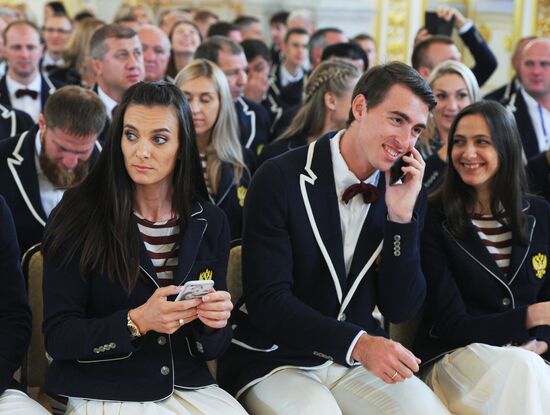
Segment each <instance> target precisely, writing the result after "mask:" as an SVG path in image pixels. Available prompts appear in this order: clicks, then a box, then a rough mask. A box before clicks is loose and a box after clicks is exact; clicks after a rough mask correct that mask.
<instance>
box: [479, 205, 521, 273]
mask: <svg viewBox="0 0 550 415" xmlns="http://www.w3.org/2000/svg"><path fill="white" fill-rule="evenodd" d="M472 223H473V224H474V228H475V230H476V232H477V234H478V235H479V237H480V239H481V241H482V242H483V244H484V245H485V246H486V247H487V250H488V251H489V253H490V254H491V256H492V257H493V259H494V260H495V262H496V263H497V265H498V266H499V267H500V269H501V270H502V272H503V273H504V275H508V270H509V269H510V258H511V257H512V231H511V230H510V229H509V228H508V227H507V226H504V225H503V224H502V223H500V222H498V221H497V220H495V218H494V217H493V216H492V215H473V217H472Z"/></svg>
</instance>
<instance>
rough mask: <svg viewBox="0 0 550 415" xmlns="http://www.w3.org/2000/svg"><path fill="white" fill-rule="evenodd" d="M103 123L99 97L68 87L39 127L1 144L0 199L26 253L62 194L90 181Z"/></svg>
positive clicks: (52, 101) (50, 103)
mask: <svg viewBox="0 0 550 415" xmlns="http://www.w3.org/2000/svg"><path fill="white" fill-rule="evenodd" d="M105 119H106V115H105V108H104V106H103V104H102V103H101V101H100V100H99V98H98V97H97V95H96V94H94V93H93V92H92V91H89V90H86V89H83V88H81V87H77V86H67V87H64V88H62V89H60V90H58V91H56V92H55V93H54V94H53V95H52V96H51V97H50V99H48V102H47V103H46V106H45V108H44V112H43V113H41V114H40V116H39V118H38V125H35V126H34V127H32V128H31V129H30V130H28V131H25V132H24V133H23V134H21V135H19V136H14V137H11V138H8V139H5V140H1V141H0V177H2V180H1V181H0V194H1V195H2V196H4V198H5V199H6V202H7V204H8V206H9V207H10V209H11V211H12V214H13V217H14V220H15V226H16V229H17V239H18V241H19V246H20V247H21V251H22V253H24V252H25V251H26V250H27V249H28V248H30V247H31V246H32V245H34V244H36V243H39V242H40V241H41V240H42V234H43V231H44V225H45V223H46V219H47V218H48V215H49V214H50V212H51V211H52V209H53V208H54V207H55V206H56V205H57V203H58V202H59V201H60V200H61V198H62V197H63V192H64V191H65V190H66V189H67V188H69V187H71V186H74V185H76V184H78V183H79V182H81V181H82V180H83V179H84V177H85V176H86V174H87V172H88V170H89V169H90V166H91V164H92V163H93V162H94V161H95V159H96V158H97V155H98V154H99V147H98V146H97V143H96V138H97V135H98V134H99V132H100V131H101V129H102V128H103V125H104V124H105Z"/></svg>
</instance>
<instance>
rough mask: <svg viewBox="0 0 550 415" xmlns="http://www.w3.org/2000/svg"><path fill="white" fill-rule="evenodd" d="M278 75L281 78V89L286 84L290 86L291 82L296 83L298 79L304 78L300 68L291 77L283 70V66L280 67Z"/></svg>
mask: <svg viewBox="0 0 550 415" xmlns="http://www.w3.org/2000/svg"><path fill="white" fill-rule="evenodd" d="M279 75H280V76H281V78H280V81H281V87H285V86H287V85H288V84H290V83H292V82H298V81H299V80H300V79H302V78H303V77H304V70H303V69H302V68H300V69H299V70H298V73H297V74H296V75H292V74H291V73H290V72H288V70H287V69H286V68H285V65H284V64H282V65H281V71H280V74H279Z"/></svg>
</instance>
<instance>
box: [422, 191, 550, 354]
mask: <svg viewBox="0 0 550 415" xmlns="http://www.w3.org/2000/svg"><path fill="white" fill-rule="evenodd" d="M524 211H525V213H526V214H527V215H528V218H529V232H528V235H529V244H528V245H527V246H523V245H521V244H520V243H519V242H518V241H517V240H516V239H513V242H512V258H511V262H510V270H509V274H508V279H507V278H505V276H504V275H503V273H502V271H501V270H500V268H499V267H498V265H497V263H496V262H495V261H494V259H493V257H492V256H491V255H490V254H489V251H488V250H487V248H486V247H485V245H484V244H483V242H482V241H481V239H480V238H479V236H478V235H477V233H476V232H475V229H474V228H473V226H472V227H470V228H469V229H468V232H467V235H466V237H464V238H461V239H457V238H455V237H454V236H453V235H452V234H451V233H450V231H449V229H448V225H447V222H446V216H445V214H444V212H443V209H442V207H441V204H439V203H438V202H437V201H434V202H432V203H430V206H429V207H428V213H427V215H426V227H425V229H424V232H423V234H422V247H421V253H422V266H423V269H424V274H425V275H426V283H427V296H426V306H425V310H424V313H423V319H422V322H421V325H420V328H419V331H418V336H417V339H416V341H415V344H414V348H413V351H414V352H415V354H416V355H417V356H418V357H419V358H421V359H422V360H423V363H427V362H429V361H431V360H433V359H435V358H438V357H440V356H442V355H444V354H446V353H448V352H450V351H452V350H454V349H456V348H459V347H463V346H467V345H469V344H471V343H485V344H490V345H494V346H503V345H505V344H509V343H524V342H527V341H528V340H530V339H533V338H536V339H539V340H544V341H546V342H547V343H548V344H550V326H540V327H538V328H536V329H533V330H527V328H526V326H525V321H526V312H527V307H528V306H529V305H531V304H534V303H536V302H539V301H548V300H550V269H548V267H547V265H546V260H547V258H548V256H549V255H550V246H549V243H550V205H548V203H547V202H546V201H544V200H543V199H540V198H538V197H526V198H525V200H524ZM537 258H540V259H542V258H544V266H543V267H542V269H541V271H539V272H537V267H538V265H537V264H538V262H537V260H536V259H537ZM541 262H543V261H541Z"/></svg>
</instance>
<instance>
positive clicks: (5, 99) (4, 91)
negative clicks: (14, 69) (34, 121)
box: [0, 75, 12, 107]
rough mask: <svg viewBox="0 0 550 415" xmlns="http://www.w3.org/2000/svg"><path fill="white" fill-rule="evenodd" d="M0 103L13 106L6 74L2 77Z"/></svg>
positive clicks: (0, 81)
mask: <svg viewBox="0 0 550 415" xmlns="http://www.w3.org/2000/svg"><path fill="white" fill-rule="evenodd" d="M0 104H3V105H7V106H9V107H11V106H12V105H11V100H10V93H9V91H8V85H7V84H6V75H4V76H3V77H2V79H0Z"/></svg>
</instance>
